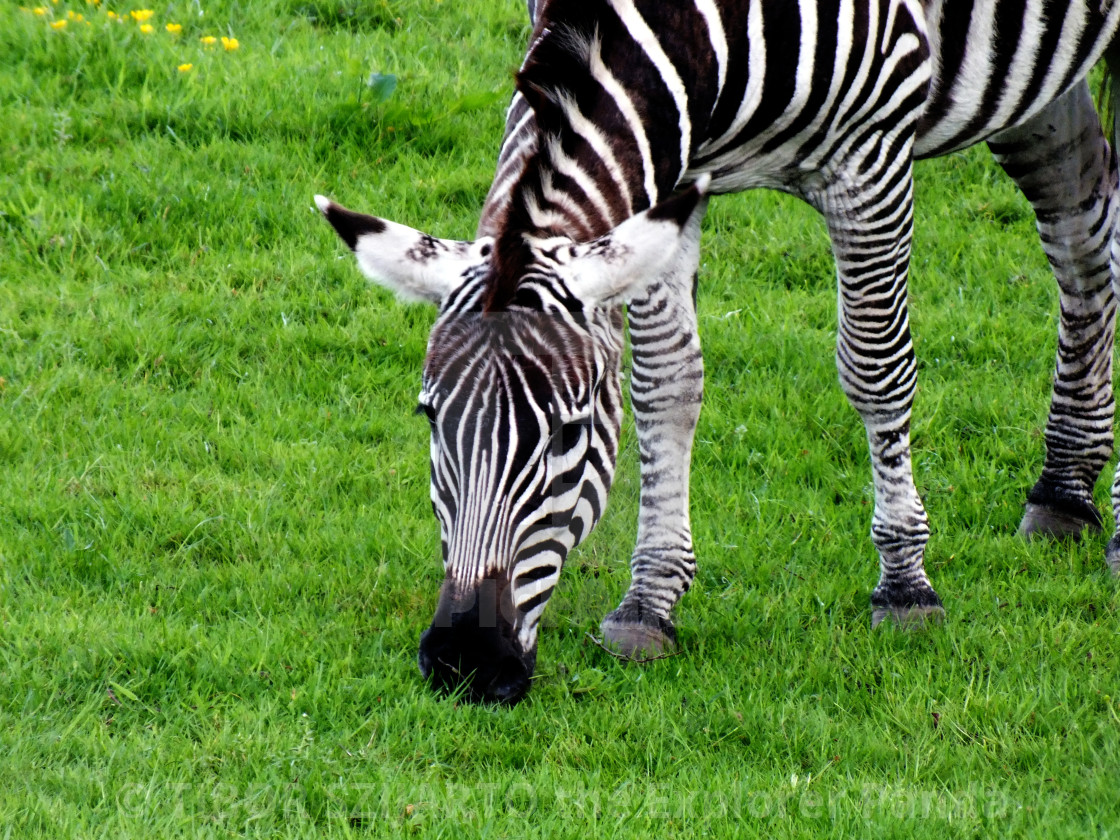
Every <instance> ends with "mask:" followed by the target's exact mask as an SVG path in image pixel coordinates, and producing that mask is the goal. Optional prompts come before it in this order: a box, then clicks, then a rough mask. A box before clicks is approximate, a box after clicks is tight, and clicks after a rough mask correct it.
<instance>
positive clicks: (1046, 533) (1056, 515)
mask: <svg viewBox="0 0 1120 840" xmlns="http://www.w3.org/2000/svg"><path fill="white" fill-rule="evenodd" d="M1086 529H1088V530H1089V531H1090V532H1091V533H1096V532H1098V531H1100V530H1102V524H1101V517H1100V514H1099V513H1098V512H1097V509H1096V508H1095V507H1093V506H1092V505H1090V504H1084V505H1080V506H1078V509H1077V510H1073V509H1072V508H1070V507H1065V506H1063V507H1062V508H1058V507H1051V506H1049V505H1036V504H1034V503H1033V502H1027V510H1026V512H1025V513H1024V514H1023V521H1022V522H1021V523H1020V524H1019V534H1020V535H1021V536H1023V537H1024V538H1025V539H1028V540H1031V539H1034V538H1035V537H1048V538H1051V539H1072V540H1079V539H1081V532H1082V531H1085V530H1086Z"/></svg>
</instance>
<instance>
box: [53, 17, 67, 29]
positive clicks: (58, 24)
mask: <svg viewBox="0 0 1120 840" xmlns="http://www.w3.org/2000/svg"><path fill="white" fill-rule="evenodd" d="M65 28H66V19H65V18H63V19H62V20H52V21H51V29H65Z"/></svg>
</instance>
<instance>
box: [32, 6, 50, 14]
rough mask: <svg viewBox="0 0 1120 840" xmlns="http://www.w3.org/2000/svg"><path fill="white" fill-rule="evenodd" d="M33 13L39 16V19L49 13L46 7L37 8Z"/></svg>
mask: <svg viewBox="0 0 1120 840" xmlns="http://www.w3.org/2000/svg"><path fill="white" fill-rule="evenodd" d="M31 11H33V12H34V13H35V14H37V15H39V17H42V16H43V15H45V14H46V13H47V7H46V6H36V7H35V8H34V9H32V10H31Z"/></svg>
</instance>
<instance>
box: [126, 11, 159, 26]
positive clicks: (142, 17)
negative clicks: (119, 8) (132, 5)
mask: <svg viewBox="0 0 1120 840" xmlns="http://www.w3.org/2000/svg"><path fill="white" fill-rule="evenodd" d="M128 14H129V15H130V16H131V17H132V19H133V20H134V21H136V22H137V23H143V22H144V21H146V20H147V19H148V18H150V17H151V16H152V15H153V14H155V13H154V12H153V11H152V10H151V9H135V10H133V11H131V12H129V13H128Z"/></svg>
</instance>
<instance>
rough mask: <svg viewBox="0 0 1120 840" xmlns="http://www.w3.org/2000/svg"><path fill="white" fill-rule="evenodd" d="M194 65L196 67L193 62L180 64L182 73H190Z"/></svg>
mask: <svg viewBox="0 0 1120 840" xmlns="http://www.w3.org/2000/svg"><path fill="white" fill-rule="evenodd" d="M192 67H194V65H193V64H180V65H179V72H180V73H189V72H190V71H191V68H192Z"/></svg>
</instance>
